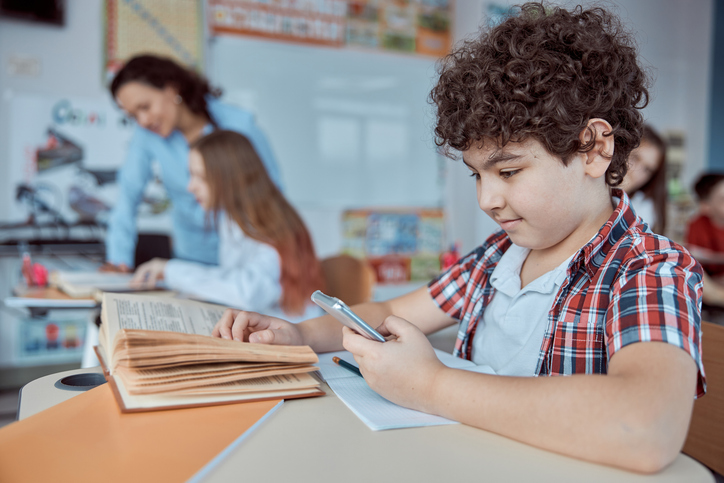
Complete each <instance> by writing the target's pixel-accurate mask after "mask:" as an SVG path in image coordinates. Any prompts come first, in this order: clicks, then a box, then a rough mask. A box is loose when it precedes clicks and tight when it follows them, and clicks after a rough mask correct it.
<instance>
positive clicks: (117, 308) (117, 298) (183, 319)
mask: <svg viewBox="0 0 724 483" xmlns="http://www.w3.org/2000/svg"><path fill="white" fill-rule="evenodd" d="M103 306H104V309H105V310H106V315H107V317H108V319H109V326H108V328H109V329H110V332H111V333H109V334H108V336H109V337H110V338H111V339H112V338H113V336H114V335H115V333H116V332H117V331H118V330H120V329H143V330H160V331H166V332H181V333H184V334H199V335H211V331H212V330H213V328H214V325H216V322H217V321H218V320H219V319H220V318H221V315H222V314H223V313H224V310H226V307H223V306H220V305H214V304H207V303H203V302H196V301H192V300H185V299H168V298H164V297H148V296H144V295H129V294H109V293H106V294H104V296H103ZM112 320H113V321H115V322H116V323H115V324H113V323H110V321H112Z"/></svg>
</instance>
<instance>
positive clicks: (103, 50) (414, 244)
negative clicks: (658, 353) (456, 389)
mask: <svg viewBox="0 0 724 483" xmlns="http://www.w3.org/2000/svg"><path fill="white" fill-rule="evenodd" d="M513 3H514V2H507V1H502V0H501V1H487V0H456V1H454V0H265V1H261V0H143V1H141V0H36V1H30V0H27V1H22V0H0V292H2V293H0V295H2V297H3V298H5V297H10V296H11V295H12V294H13V290H14V288H15V287H16V286H17V284H18V283H19V282H20V280H21V277H20V265H21V257H22V255H23V254H24V253H31V254H33V256H34V257H36V258H38V259H41V260H42V261H43V263H45V264H46V265H47V266H48V268H50V269H52V268H59V269H68V268H73V269H82V268H84V267H85V266H86V265H87V266H92V264H93V263H96V262H97V261H98V260H102V259H103V253H104V247H103V243H102V240H103V237H104V233H105V232H104V230H105V221H106V217H107V214H108V210H109V208H110V207H112V206H113V203H114V200H115V197H116V196H117V193H116V186H115V173H116V170H117V169H118V168H119V167H120V166H121V164H122V163H123V160H124V155H125V151H126V145H127V142H128V139H129V136H130V132H131V127H132V121H130V120H129V119H127V118H126V117H124V115H123V113H122V112H121V111H120V110H119V109H118V108H117V107H116V106H115V104H114V103H113V100H112V99H111V97H110V95H109V93H108V89H107V85H108V82H109V80H110V79H111V78H112V76H113V73H114V72H116V71H117V70H118V68H119V67H120V66H121V65H122V64H123V62H124V60H126V59H128V58H129V57H131V56H133V55H135V54H138V53H142V52H152V53H156V54H162V55H168V56H171V57H173V58H174V59H176V60H178V61H179V62H182V63H184V64H186V65H190V66H193V67H195V68H196V69H198V70H199V71H200V72H202V73H203V74H204V75H205V76H207V77H208V78H209V79H210V80H211V82H212V84H214V85H215V86H217V87H220V88H221V89H223V91H224V95H223V97H222V100H224V101H225V102H228V103H230V104H235V105H238V106H240V107H243V108H245V109H247V110H250V111H252V112H253V113H254V115H255V116H256V119H257V122H258V124H259V125H260V126H261V128H262V129H263V131H264V132H265V133H266V134H267V136H268V138H269V140H270V142H271V145H272V149H273V151H274V153H275V155H276V157H277V160H278V162H279V165H280V168H281V171H282V180H283V184H284V186H285V189H286V194H287V197H288V198H289V199H290V201H291V202H292V203H293V204H294V206H295V207H296V208H297V209H298V210H299V212H300V214H301V215H302V217H303V218H304V220H305V221H306V223H307V225H308V227H309V228H310V231H311V234H312V237H313V241H314V244H315V248H316V250H317V252H318V255H319V256H320V257H326V256H330V255H333V254H336V253H340V252H346V253H350V254H353V255H355V256H360V257H366V258H368V259H370V260H371V261H373V262H374V263H373V265H374V266H375V269H376V270H377V278H378V287H377V289H376V290H377V292H376V297H378V298H385V297H388V296H392V295H396V294H398V293H401V292H404V291H406V290H410V289H412V288H415V287H417V286H420V285H422V284H424V283H425V281H427V280H428V279H429V278H430V277H431V276H434V274H435V273H437V272H438V271H439V270H440V268H441V267H440V260H442V255H444V254H445V253H446V252H450V251H453V252H455V253H458V254H464V253H466V252H467V251H469V250H471V249H472V248H474V247H475V246H476V245H478V244H479V243H481V242H482V241H483V240H484V239H485V237H486V236H488V235H489V234H490V233H492V231H493V230H494V229H495V225H494V223H493V222H492V221H490V220H489V219H488V218H487V217H486V216H485V215H484V214H483V213H482V212H481V211H480V210H479V209H478V207H477V201H476V196H475V185H474V181H473V180H472V179H471V178H470V177H469V175H468V170H467V169H466V168H465V167H464V165H462V163H461V162H459V161H451V160H448V159H446V158H443V157H442V156H440V155H439V154H438V153H437V151H436V149H435V145H434V143H433V136H432V126H433V121H434V113H433V111H432V109H431V107H430V105H429V103H428V98H427V96H428V93H429V91H430V89H431V87H432V85H433V83H434V82H435V78H436V71H435V63H436V61H437V59H438V58H439V57H440V56H442V55H444V54H445V53H446V52H448V51H449V49H450V47H451V46H452V45H454V44H455V43H457V42H459V41H461V40H463V39H465V38H466V37H468V36H471V35H475V33H476V32H477V30H478V28H479V27H480V26H481V25H484V24H485V23H486V22H495V21H496V19H498V18H500V16H501V15H503V14H504V13H505V11H506V10H507V9H508V8H509V6H510V5H512V4H513ZM557 3H560V4H562V5H567V6H570V5H571V3H570V2H557ZM583 3H584V4H585V3H586V2H583ZM596 4H599V5H603V6H606V7H608V8H610V9H611V10H613V11H615V12H616V13H617V14H618V15H619V16H620V17H621V18H622V19H623V20H624V21H625V22H626V24H627V25H628V27H629V28H630V29H631V30H632V31H633V32H635V34H636V39H637V42H638V47H639V51H640V54H641V61H642V63H643V64H644V65H645V66H646V67H647V68H648V69H649V71H650V72H651V74H652V78H653V79H654V85H653V89H652V90H651V93H652V97H651V102H650V104H649V106H648V107H647V108H646V109H645V110H644V115H645V117H646V120H647V122H648V123H650V124H651V125H652V126H653V127H655V128H656V129H657V130H658V131H659V132H660V133H662V135H663V137H664V138H665V139H666V141H667V144H668V153H667V154H668V156H667V163H668V165H667V174H668V182H667V183H668V188H669V199H668V206H667V210H668V213H669V220H670V221H669V222H668V225H667V226H668V228H667V233H666V234H667V235H668V236H670V237H671V238H673V239H674V240H677V241H680V240H681V238H682V236H683V230H684V226H685V221H686V220H687V219H688V217H689V216H690V215H691V213H692V212H693V211H694V210H695V206H694V202H693V198H692V194H691V193H692V191H691V185H692V183H693V181H694V180H695V179H696V177H697V176H698V175H699V174H700V173H702V172H703V171H705V170H712V169H713V170H716V169H718V168H722V169H724V155H723V154H722V152H723V151H722V149H720V145H721V143H723V142H724V140H722V137H721V136H720V135H719V133H720V132H721V130H722V129H724V95H723V93H722V91H724V87H722V86H724V8H722V3H721V2H716V1H714V0H618V1H608V2H603V3H602V2H596ZM167 208H168V200H167V198H166V194H165V193H164V191H163V188H162V185H161V183H160V181H158V180H156V181H155V182H152V183H150V184H149V186H148V187H147V188H146V194H145V197H144V203H143V206H142V210H141V214H140V216H139V219H138V223H139V230H140V231H141V232H142V233H144V234H149V235H158V234H165V233H168V232H169V231H170V217H168V210H167ZM86 262H87V263H86ZM89 317H94V315H93V314H90V315H89V312H88V311H87V310H86V311H84V310H67V309H64V310H47V308H44V309H42V310H40V309H37V308H36V309H33V308H28V307H26V306H22V307H18V306H12V304H7V303H6V304H5V305H4V306H2V307H0V390H3V389H5V390H7V391H9V392H13V391H15V392H16V390H17V388H18V387H20V386H21V385H22V384H24V383H26V382H28V381H29V380H32V379H33V378H35V377H38V376H39V375H42V374H47V373H51V372H57V371H59V370H64V369H67V368H73V367H79V363H80V359H81V356H82V348H83V340H84V331H85V327H86V324H87V321H88V318H89ZM0 399H1V398H0ZM0 404H1V401H0ZM13 413H14V408H13Z"/></svg>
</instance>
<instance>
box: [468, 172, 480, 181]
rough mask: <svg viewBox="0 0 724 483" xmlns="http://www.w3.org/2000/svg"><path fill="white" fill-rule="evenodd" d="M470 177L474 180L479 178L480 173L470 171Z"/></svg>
mask: <svg viewBox="0 0 724 483" xmlns="http://www.w3.org/2000/svg"><path fill="white" fill-rule="evenodd" d="M470 177H471V178H475V179H476V180H477V179H480V175H479V174H478V173H476V172H475V171H471V172H470Z"/></svg>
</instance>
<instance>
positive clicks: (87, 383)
mask: <svg viewBox="0 0 724 483" xmlns="http://www.w3.org/2000/svg"><path fill="white" fill-rule="evenodd" d="M105 383H106V378H105V377H103V374H98V373H97V372H86V373H83V374H73V375H72V376H65V377H63V378H61V379H58V380H57V381H56V383H55V387H56V388H58V389H65V390H67V391H87V390H88V389H93V388H94V387H96V386H100V385H101V384H105Z"/></svg>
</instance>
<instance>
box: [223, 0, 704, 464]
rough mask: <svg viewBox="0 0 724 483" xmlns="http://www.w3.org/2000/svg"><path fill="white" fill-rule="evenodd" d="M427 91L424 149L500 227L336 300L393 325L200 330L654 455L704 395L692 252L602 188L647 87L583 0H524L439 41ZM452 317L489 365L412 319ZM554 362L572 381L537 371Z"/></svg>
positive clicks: (567, 445)
mask: <svg viewBox="0 0 724 483" xmlns="http://www.w3.org/2000/svg"><path fill="white" fill-rule="evenodd" d="M431 98H432V100H433V102H434V103H435V104H436V105H437V127H436V128H435V134H436V136H437V143H438V145H440V146H442V147H444V148H447V149H448V150H449V149H455V150H458V151H461V152H462V154H463V156H462V158H463V162H464V163H465V164H466V165H467V166H468V168H469V169H470V171H471V174H472V176H473V177H474V178H475V180H476V187H477V192H478V201H479V204H480V207H481V209H483V210H484V211H485V212H486V213H487V214H488V215H489V216H491V217H492V218H493V219H494V220H495V221H496V222H498V224H499V225H500V227H501V228H502V231H499V232H497V233H495V234H493V235H492V236H491V237H490V238H488V240H487V241H486V242H485V243H484V244H483V245H481V246H480V247H478V248H477V249H476V250H474V251H473V252H472V253H470V254H469V255H467V256H465V257H463V258H462V259H460V260H459V261H458V262H457V263H456V264H455V265H453V266H452V267H451V268H450V269H449V270H448V271H447V272H445V273H443V274H442V275H441V276H440V277H438V278H437V279H436V280H433V281H432V282H431V283H430V284H429V286H428V287H427V288H422V289H420V290H417V291H415V292H412V293H411V294H409V295H405V296H402V297H399V298H396V299H393V300H390V301H387V302H381V303H368V304H361V305H358V306H356V307H354V310H355V312H357V313H358V314H359V315H360V316H361V317H362V318H363V319H365V320H366V321H367V322H368V323H370V325H372V326H375V325H379V324H381V325H380V326H379V328H378V330H379V331H380V332H381V333H382V334H383V335H385V336H388V337H390V339H394V340H389V341H388V342H385V343H379V342H375V341H371V340H368V339H365V338H364V337H362V336H359V335H357V334H355V333H353V332H352V331H351V330H349V329H347V328H342V329H340V327H341V326H340V324H339V323H338V322H337V321H336V320H334V319H333V318H331V317H321V318H318V319H312V320H309V321H306V322H303V323H302V324H299V325H296V326H294V325H292V324H289V323H287V322H285V321H282V320H279V319H274V318H270V317H265V316H262V315H259V314H253V313H248V312H238V311H227V313H226V314H224V317H223V318H222V319H221V320H220V321H219V322H218V323H217V325H216V327H215V329H214V335H216V336H220V337H225V338H234V339H239V340H242V339H243V340H249V341H251V342H262V343H276V344H309V345H311V346H312V348H314V350H316V351H318V352H325V351H333V350H339V349H341V348H342V347H344V348H345V349H347V350H349V351H350V352H352V353H353V354H354V356H355V359H356V361H357V362H358V363H359V366H360V370H361V371H362V374H363V375H364V377H365V379H366V380H367V382H368V383H369V385H370V386H371V387H372V388H373V389H374V390H375V391H377V392H378V393H379V394H381V395H382V396H384V397H385V398H387V399H389V400H391V401H393V402H396V403H398V404H400V405H403V406H407V407H411V408H414V409H419V410H422V411H425V412H429V413H435V414H439V415H441V416H445V417H448V418H451V419H454V420H457V421H460V422H463V423H465V424H469V425H473V426H477V427H479V428H483V429H486V430H489V431H493V432H496V433H499V434H502V435H505V436H508V437H510V438H514V439H517V440H519V441H523V442H526V443H528V444H533V445H536V446H539V447H542V448H546V449H549V450H552V451H556V452H559V453H563V454H566V455H570V456H574V457H577V458H582V459H586V460H589V461H595V462H600V463H605V464H610V465H616V466H619V467H623V468H628V469H632V470H635V471H642V472H654V471H658V470H659V469H661V468H663V467H664V466H666V465H668V464H669V463H670V462H671V461H672V460H673V459H674V458H675V457H676V455H677V453H678V452H679V451H680V450H681V447H682V445H683V442H684V439H685V437H686V432H687V429H688V423H689V419H690V417H691V410H692V405H693V400H694V396H695V395H696V394H699V395H701V394H703V393H704V378H703V369H702V366H701V354H700V331H699V326H700V320H701V313H700V298H701V268H700V267H699V266H698V265H697V263H696V262H695V261H694V260H693V259H692V258H691V256H690V255H689V254H688V252H686V250H685V249H683V248H682V247H680V246H678V245H676V244H674V243H673V242H671V241H669V240H668V239H666V238H664V237H662V236H659V235H654V234H653V233H651V232H650V231H644V225H642V224H640V223H639V222H638V221H637V219H636V215H635V214H634V212H633V211H632V210H631V207H630V205H629V200H628V197H627V196H626V194H625V193H624V192H623V191H622V190H616V189H612V190H611V189H610V188H609V186H615V185H616V184H618V183H619V182H620V181H621V180H622V179H623V176H624V175H625V173H626V159H627V156H628V154H629V152H630V151H631V150H632V149H633V148H634V147H636V146H637V145H638V143H639V139H640V137H641V132H642V129H643V120H642V116H641V114H640V113H639V111H638V109H640V108H642V107H643V106H645V105H646V103H647V100H648V92H647V89H646V76H645V75H644V73H643V71H642V70H641V68H640V67H639V66H638V64H637V61H636V52H635V50H634V48H633V47H631V42H630V41H629V38H628V37H627V36H626V35H625V33H624V32H623V31H622V29H621V27H620V25H619V23H618V21H617V20H616V18H614V17H612V16H611V15H610V14H608V13H607V12H606V11H604V10H601V9H598V8H594V9H591V10H585V11H584V10H583V9H582V8H580V7H578V8H576V9H575V10H574V11H571V12H569V11H566V10H563V9H559V8H556V7H551V8H544V6H543V5H541V4H526V5H524V6H522V7H521V8H520V9H519V11H518V12H517V15H514V16H511V17H509V18H507V19H506V20H505V21H503V22H502V23H501V24H500V25H499V26H497V27H494V28H493V29H491V30H490V31H489V32H486V33H483V34H482V36H481V37H480V38H479V39H477V40H473V41H468V42H466V43H464V44H463V45H461V46H460V47H459V48H458V49H457V50H456V51H455V52H453V53H452V54H450V55H449V56H447V58H445V59H444V61H443V63H442V64H441V67H440V80H439V82H438V84H437V86H436V87H435V88H434V89H433V91H432V94H431ZM408 321H409V322H408ZM454 323H458V324H459V331H458V340H457V343H456V348H455V354H456V355H459V356H460V357H465V358H470V359H472V360H473V361H474V362H476V363H477V364H479V365H481V366H489V367H490V368H491V369H492V371H494V372H495V375H491V374H483V373H477V372H471V371H462V370H455V369H450V368H447V367H445V366H443V365H442V364H441V363H440V362H439V361H438V359H437V358H436V357H435V353H434V351H433V349H432V347H431V346H430V344H429V342H428V340H427V338H426V337H425V334H429V333H432V332H434V331H437V330H439V329H441V328H443V327H446V326H449V325H451V324H454ZM637 342H645V343H637ZM682 349H683V350H682ZM552 375H568V376H571V377H535V376H552ZM509 376H527V377H509Z"/></svg>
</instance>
